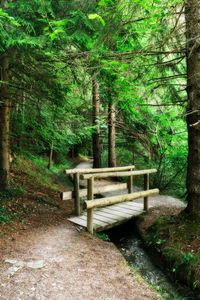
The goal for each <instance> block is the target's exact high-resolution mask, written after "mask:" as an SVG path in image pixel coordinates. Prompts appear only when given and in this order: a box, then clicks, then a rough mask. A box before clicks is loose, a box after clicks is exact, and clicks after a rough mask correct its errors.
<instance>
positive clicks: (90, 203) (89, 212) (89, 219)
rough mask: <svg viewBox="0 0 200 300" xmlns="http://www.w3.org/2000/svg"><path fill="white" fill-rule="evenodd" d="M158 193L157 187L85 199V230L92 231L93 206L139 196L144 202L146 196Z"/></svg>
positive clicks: (105, 204)
mask: <svg viewBox="0 0 200 300" xmlns="http://www.w3.org/2000/svg"><path fill="white" fill-rule="evenodd" d="M158 193H159V189H152V190H146V191H140V192H135V193H131V194H125V195H118V196H111V197H106V198H100V199H96V200H88V201H85V207H86V208H87V230H88V231H89V232H90V233H93V212H94V208H97V207H103V206H108V205H112V204H117V203H122V202H126V201H131V200H134V199H138V198H141V197H144V203H145V199H147V198H148V196H151V195H155V194H158Z"/></svg>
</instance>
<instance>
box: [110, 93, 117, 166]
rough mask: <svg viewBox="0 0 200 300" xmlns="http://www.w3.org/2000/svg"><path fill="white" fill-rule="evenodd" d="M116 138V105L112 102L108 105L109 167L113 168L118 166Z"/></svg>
mask: <svg viewBox="0 0 200 300" xmlns="http://www.w3.org/2000/svg"><path fill="white" fill-rule="evenodd" d="M109 100H110V99H109ZM115 136H116V130H115V105H114V103H113V101H110V102H109V104H108V167H111V168H112V167H116V166H117V162H116V151H115V150H116V141H115Z"/></svg>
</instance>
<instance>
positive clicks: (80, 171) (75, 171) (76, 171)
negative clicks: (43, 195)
mask: <svg viewBox="0 0 200 300" xmlns="http://www.w3.org/2000/svg"><path fill="white" fill-rule="evenodd" d="M134 168H135V166H134V165H132V166H124V167H115V168H98V169H97V168H96V169H67V170H65V171H64V173H65V174H91V173H104V172H115V171H116V172H117V171H125V170H131V169H134Z"/></svg>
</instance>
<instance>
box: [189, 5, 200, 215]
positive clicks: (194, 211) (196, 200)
mask: <svg viewBox="0 0 200 300" xmlns="http://www.w3.org/2000/svg"><path fill="white" fill-rule="evenodd" d="M199 14H200V1H199V0H187V1H186V2H185V18H186V43H187V56H186V59H187V94H188V106H187V127H188V168H187V181H186V186H187V195H188V196H187V201H188V206H187V210H188V212H189V214H190V215H191V216H194V215H199V216H200V23H199Z"/></svg>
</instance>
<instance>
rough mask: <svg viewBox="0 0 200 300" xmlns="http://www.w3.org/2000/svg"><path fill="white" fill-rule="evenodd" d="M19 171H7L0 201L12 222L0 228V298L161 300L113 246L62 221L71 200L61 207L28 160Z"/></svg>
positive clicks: (51, 187)
mask: <svg viewBox="0 0 200 300" xmlns="http://www.w3.org/2000/svg"><path fill="white" fill-rule="evenodd" d="M24 166H25V167H24ZM22 169H23V170H22ZM22 169H19V168H16V167H15V168H13V169H12V176H13V178H14V180H15V188H13V190H12V192H11V194H6V195H2V197H1V201H2V204H3V205H2V207H3V208H4V209H5V210H7V212H10V214H13V213H14V214H15V215H16V219H15V220H14V223H13V224H6V223H5V224H0V229H1V236H0V255H1V261H0V269H1V272H0V299H2V300H4V299H5V300H11V299H12V300H20V299H21V300H30V299H37V300H39V299H41V300H43V299H44V300H45V299H51V300H54V299H56V300H70V299H72V300H77V299H89V300H90V299H94V300H95V299H98V300H100V299H102V300H122V299H124V300H129V299H130V300H133V299H137V300H140V299H141V300H142V299H158V298H161V297H160V296H159V295H157V294H156V293H155V292H153V291H152V290H151V289H150V287H149V286H147V285H146V283H144V282H143V281H142V280H141V279H139V280H138V274H135V273H134V272H133V271H130V269H129V267H128V266H127V265H126V264H125V261H124V259H123V257H122V256H121V254H120V253H119V252H118V250H117V249H116V247H115V246H114V245H113V244H112V243H108V242H106V241H103V240H101V239H98V238H96V237H95V236H91V235H89V234H87V233H85V232H80V230H78V228H76V227H74V226H73V225H72V224H70V223H69V222H68V221H67V217H68V216H69V215H70V214H71V213H72V211H73V203H72V201H66V202H63V203H62V202H61V201H60V198H59V191H58V190H57V189H56V185H55V184H54V183H51V184H50V183H49V184H47V183H45V184H44V183H43V180H42V177H41V176H39V172H40V170H39V169H37V167H36V166H35V165H34V164H33V163H32V162H27V161H25V160H24V161H23V168H22ZM30 169H32V171H36V173H37V172H38V176H37V177H35V176H33V175H31V173H30V172H29V171H30ZM35 169H37V170H35ZM26 170H27V171H26ZM33 173H34V172H33ZM16 187H17V188H16ZM8 216H9V214H8ZM5 221H6V220H5Z"/></svg>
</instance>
